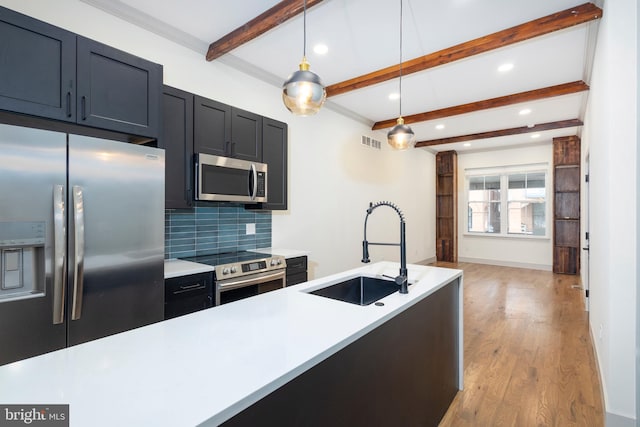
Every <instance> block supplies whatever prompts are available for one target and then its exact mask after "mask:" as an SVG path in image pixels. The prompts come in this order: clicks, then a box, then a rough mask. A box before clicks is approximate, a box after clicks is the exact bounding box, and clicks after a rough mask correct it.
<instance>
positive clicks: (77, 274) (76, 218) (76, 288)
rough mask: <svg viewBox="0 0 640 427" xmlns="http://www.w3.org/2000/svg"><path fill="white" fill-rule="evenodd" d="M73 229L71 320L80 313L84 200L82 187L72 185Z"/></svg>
mask: <svg viewBox="0 0 640 427" xmlns="http://www.w3.org/2000/svg"><path fill="white" fill-rule="evenodd" d="M73 207H74V213H73V229H74V231H75V236H74V240H75V244H74V248H75V251H74V254H75V256H74V261H73V272H74V273H73V305H72V308H71V320H78V319H80V316H81V315H82V295H83V287H84V202H83V200H82V187H80V186H78V185H74V186H73Z"/></svg>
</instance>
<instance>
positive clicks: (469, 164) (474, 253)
mask: <svg viewBox="0 0 640 427" xmlns="http://www.w3.org/2000/svg"><path fill="white" fill-rule="evenodd" d="M523 138H527V137H526V136H523ZM552 162H553V149H552V145H551V141H548V142H547V143H541V144H539V145H536V146H529V147H522V148H512V149H508V150H492V151H481V152H475V153H464V152H461V153H458V259H459V260H460V261H465V262H476V263H481V264H494V265H507V266H513V267H523V268H535V269H540V270H551V268H552V263H553V247H552V240H551V236H552V233H553V231H552V227H553V224H552V222H551V219H550V218H551V210H550V206H551V203H552V200H551V199H549V200H548V203H547V219H548V227H549V228H548V231H547V233H548V238H544V239H542V238H535V239H526V238H516V237H496V236H477V235H476V236H474V235H468V234H465V232H466V229H467V223H466V221H467V205H466V203H465V194H466V189H465V185H466V181H465V170H466V169H474V168H489V167H501V166H515V165H525V164H533V163H547V164H548V167H549V174H548V175H547V176H548V179H549V185H548V186H547V188H549V189H551V188H553V187H552V185H551V184H552V179H553V173H552V172H551V169H550V168H551V164H552Z"/></svg>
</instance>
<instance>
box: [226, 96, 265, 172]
mask: <svg viewBox="0 0 640 427" xmlns="http://www.w3.org/2000/svg"><path fill="white" fill-rule="evenodd" d="M231 157H234V158H236V159H242V160H248V161H250V162H261V161H262V116H259V115H257V114H254V113H250V112H249V111H244V110H241V109H239V108H235V107H232V108H231Z"/></svg>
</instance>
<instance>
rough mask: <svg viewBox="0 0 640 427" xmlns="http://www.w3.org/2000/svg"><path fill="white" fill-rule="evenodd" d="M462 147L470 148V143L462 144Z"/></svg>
mask: <svg viewBox="0 0 640 427" xmlns="http://www.w3.org/2000/svg"><path fill="white" fill-rule="evenodd" d="M462 145H464V146H465V147H471V143H470V142H465V143H464V144H462Z"/></svg>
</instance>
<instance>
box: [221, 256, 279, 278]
mask: <svg viewBox="0 0 640 427" xmlns="http://www.w3.org/2000/svg"><path fill="white" fill-rule="evenodd" d="M286 267H287V263H286V261H285V258H284V257H282V256H278V255H273V256H270V257H267V258H258V259H252V260H248V261H242V262H240V261H238V262H234V263H228V264H223V265H216V267H215V271H216V280H225V279H235V278H240V277H244V276H248V275H251V274H256V273H264V272H268V271H275V270H282V269H285V268H286Z"/></svg>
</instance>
